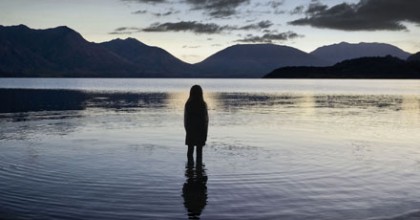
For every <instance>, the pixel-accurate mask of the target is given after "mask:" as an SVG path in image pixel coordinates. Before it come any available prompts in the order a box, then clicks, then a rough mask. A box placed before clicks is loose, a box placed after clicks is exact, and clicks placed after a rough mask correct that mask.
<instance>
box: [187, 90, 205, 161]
mask: <svg viewBox="0 0 420 220" xmlns="http://www.w3.org/2000/svg"><path fill="white" fill-rule="evenodd" d="M208 122H209V117H208V113H207V104H206V102H205V101H204V98H203V90H202V89H201V87H200V86H199V85H195V86H193V87H191V90H190V97H189V98H188V101H187V103H185V110H184V127H185V131H186V132H187V135H186V138H185V145H188V153H187V155H188V159H189V160H190V159H193V154H194V146H197V161H198V160H201V159H202V156H203V153H202V152H203V151H202V150H203V146H204V145H205V144H206V140H207V129H208Z"/></svg>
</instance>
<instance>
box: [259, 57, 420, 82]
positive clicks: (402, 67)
mask: <svg viewBox="0 0 420 220" xmlns="http://www.w3.org/2000/svg"><path fill="white" fill-rule="evenodd" d="M265 78H342V79H420V61H416V60H414V61H404V60H401V59H398V58H396V57H392V56H386V57H364V58H358V59H352V60H346V61H343V62H340V63H337V64H335V65H333V66H329V67H284V68H279V69H276V70H274V71H273V72H271V73H269V74H268V75H266V76H265Z"/></svg>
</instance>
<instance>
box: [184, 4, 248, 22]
mask: <svg viewBox="0 0 420 220" xmlns="http://www.w3.org/2000/svg"><path fill="white" fill-rule="evenodd" d="M249 1H250V0H185V2H186V3H188V4H190V5H192V6H193V8H192V9H194V10H205V11H206V12H207V13H208V14H209V15H210V16H212V17H218V18H220V17H229V16H231V15H234V14H236V13H237V11H236V9H237V8H238V7H239V6H241V5H244V4H248V3H249Z"/></svg>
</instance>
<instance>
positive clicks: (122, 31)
mask: <svg viewBox="0 0 420 220" xmlns="http://www.w3.org/2000/svg"><path fill="white" fill-rule="evenodd" d="M140 31H141V28H137V27H119V28H116V29H115V30H114V31H112V32H110V33H109V34H112V35H128V34H132V33H135V32H140Z"/></svg>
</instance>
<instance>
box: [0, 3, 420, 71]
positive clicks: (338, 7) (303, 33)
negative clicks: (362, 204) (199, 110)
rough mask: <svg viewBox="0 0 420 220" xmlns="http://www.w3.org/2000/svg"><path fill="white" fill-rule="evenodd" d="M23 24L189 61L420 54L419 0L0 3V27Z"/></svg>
mask: <svg viewBox="0 0 420 220" xmlns="http://www.w3.org/2000/svg"><path fill="white" fill-rule="evenodd" d="M18 24H24V25H27V26H29V27H30V28H36V29H45V28H52V27H57V26H63V25H65V26H68V27H70V28H72V29H74V30H76V31H77V32H79V33H80V34H82V36H83V37H84V38H85V39H87V40H88V41H93V42H104V41H109V40H112V39H115V38H123V39H124V38H127V37H132V38H136V39H138V40H139V41H141V42H143V43H145V44H148V45H151V46H158V47H161V48H163V49H165V50H167V51H168V52H170V53H172V54H173V55H175V56H176V57H178V58H179V59H181V60H184V61H186V62H189V63H195V62H199V61H201V60H203V59H205V58H207V57H208V56H210V55H212V54H213V53H215V52H217V51H219V50H222V49H224V48H226V47H228V46H231V45H234V44H244V43H274V44H280V45H287V46H292V47H295V48H298V49H300V50H303V51H305V52H311V51H312V50H314V49H316V48H317V47H319V46H323V45H328V44H334V43H339V42H342V41H346V42H350V43H359V42H382V43H390V44H393V45H395V46H398V47H400V48H401V49H403V50H405V51H407V52H410V53H416V52H419V51H420V40H419V39H420V1H419V0H345V1H343V0H328V1H327V0H36V1H35V0H0V25H3V26H10V25H18Z"/></svg>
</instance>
